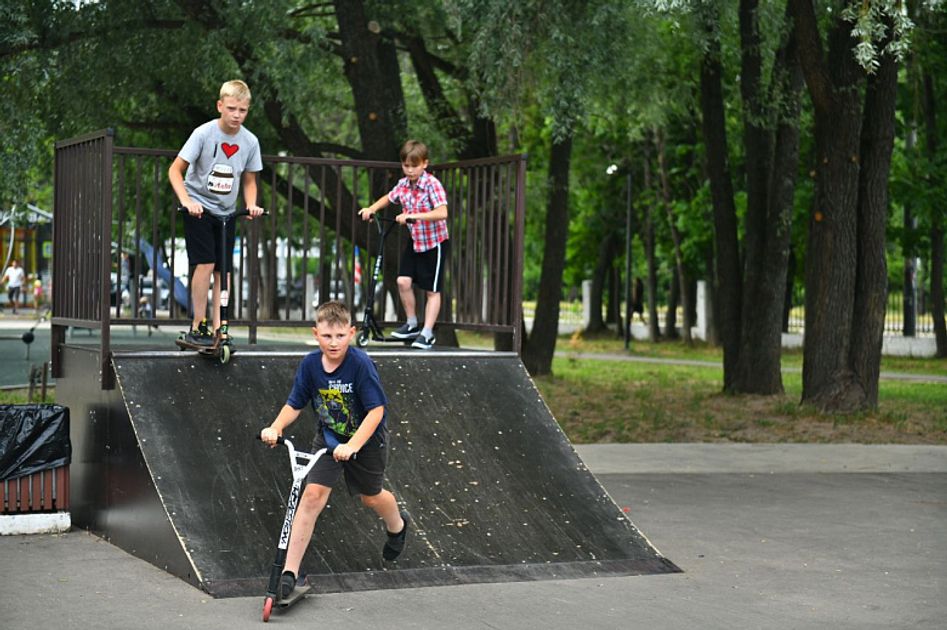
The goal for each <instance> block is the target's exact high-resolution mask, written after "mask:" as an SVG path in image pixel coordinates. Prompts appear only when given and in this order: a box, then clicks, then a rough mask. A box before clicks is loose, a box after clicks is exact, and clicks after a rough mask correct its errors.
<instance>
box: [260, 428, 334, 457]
mask: <svg viewBox="0 0 947 630" xmlns="http://www.w3.org/2000/svg"><path fill="white" fill-rule="evenodd" d="M254 437H256V439H257V440H259V441H260V442H262V441H263V438H262V437H261V436H260V434H259V433H257V434H256V435H255V436H254ZM276 443H277V444H279V445H280V446H283V445H284V444H286V439H285V438H284V437H283V436H282V435H278V436H276ZM325 448H326V455H332V453H333V452H335V446H332V445H328V444H327V445H326V447H325Z"/></svg>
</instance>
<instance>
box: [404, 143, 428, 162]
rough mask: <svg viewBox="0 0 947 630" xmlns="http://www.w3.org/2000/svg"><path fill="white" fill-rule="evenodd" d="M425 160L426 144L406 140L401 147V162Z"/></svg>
mask: <svg viewBox="0 0 947 630" xmlns="http://www.w3.org/2000/svg"><path fill="white" fill-rule="evenodd" d="M425 160H427V146H425V144H424V143H423V142H418V141H417V140H408V141H407V142H405V143H404V145H403V146H402V147H401V163H402V164H420V163H421V162H424V161H425Z"/></svg>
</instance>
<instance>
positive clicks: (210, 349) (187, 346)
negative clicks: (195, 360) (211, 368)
mask: <svg viewBox="0 0 947 630" xmlns="http://www.w3.org/2000/svg"><path fill="white" fill-rule="evenodd" d="M174 343H175V344H177V346H178V347H179V348H181V349H182V350H197V351H198V352H200V353H201V354H217V352H218V351H219V350H220V346H201V345H198V344H196V343H188V342H186V341H184V340H183V339H175V340H174Z"/></svg>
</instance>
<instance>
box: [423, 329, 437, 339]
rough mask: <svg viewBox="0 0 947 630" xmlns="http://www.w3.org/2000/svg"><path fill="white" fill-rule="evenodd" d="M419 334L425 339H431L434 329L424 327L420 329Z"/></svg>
mask: <svg viewBox="0 0 947 630" xmlns="http://www.w3.org/2000/svg"><path fill="white" fill-rule="evenodd" d="M421 335H423V336H424V338H425V339H433V338H434V331H433V330H431V329H430V328H425V329H424V330H422V331H421Z"/></svg>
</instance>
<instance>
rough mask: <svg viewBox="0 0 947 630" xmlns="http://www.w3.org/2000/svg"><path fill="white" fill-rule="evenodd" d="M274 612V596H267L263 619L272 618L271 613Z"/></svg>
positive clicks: (264, 603)
mask: <svg viewBox="0 0 947 630" xmlns="http://www.w3.org/2000/svg"><path fill="white" fill-rule="evenodd" d="M271 612H273V598H272V597H267V598H266V599H265V600H263V621H269V620H270V613H271Z"/></svg>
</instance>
